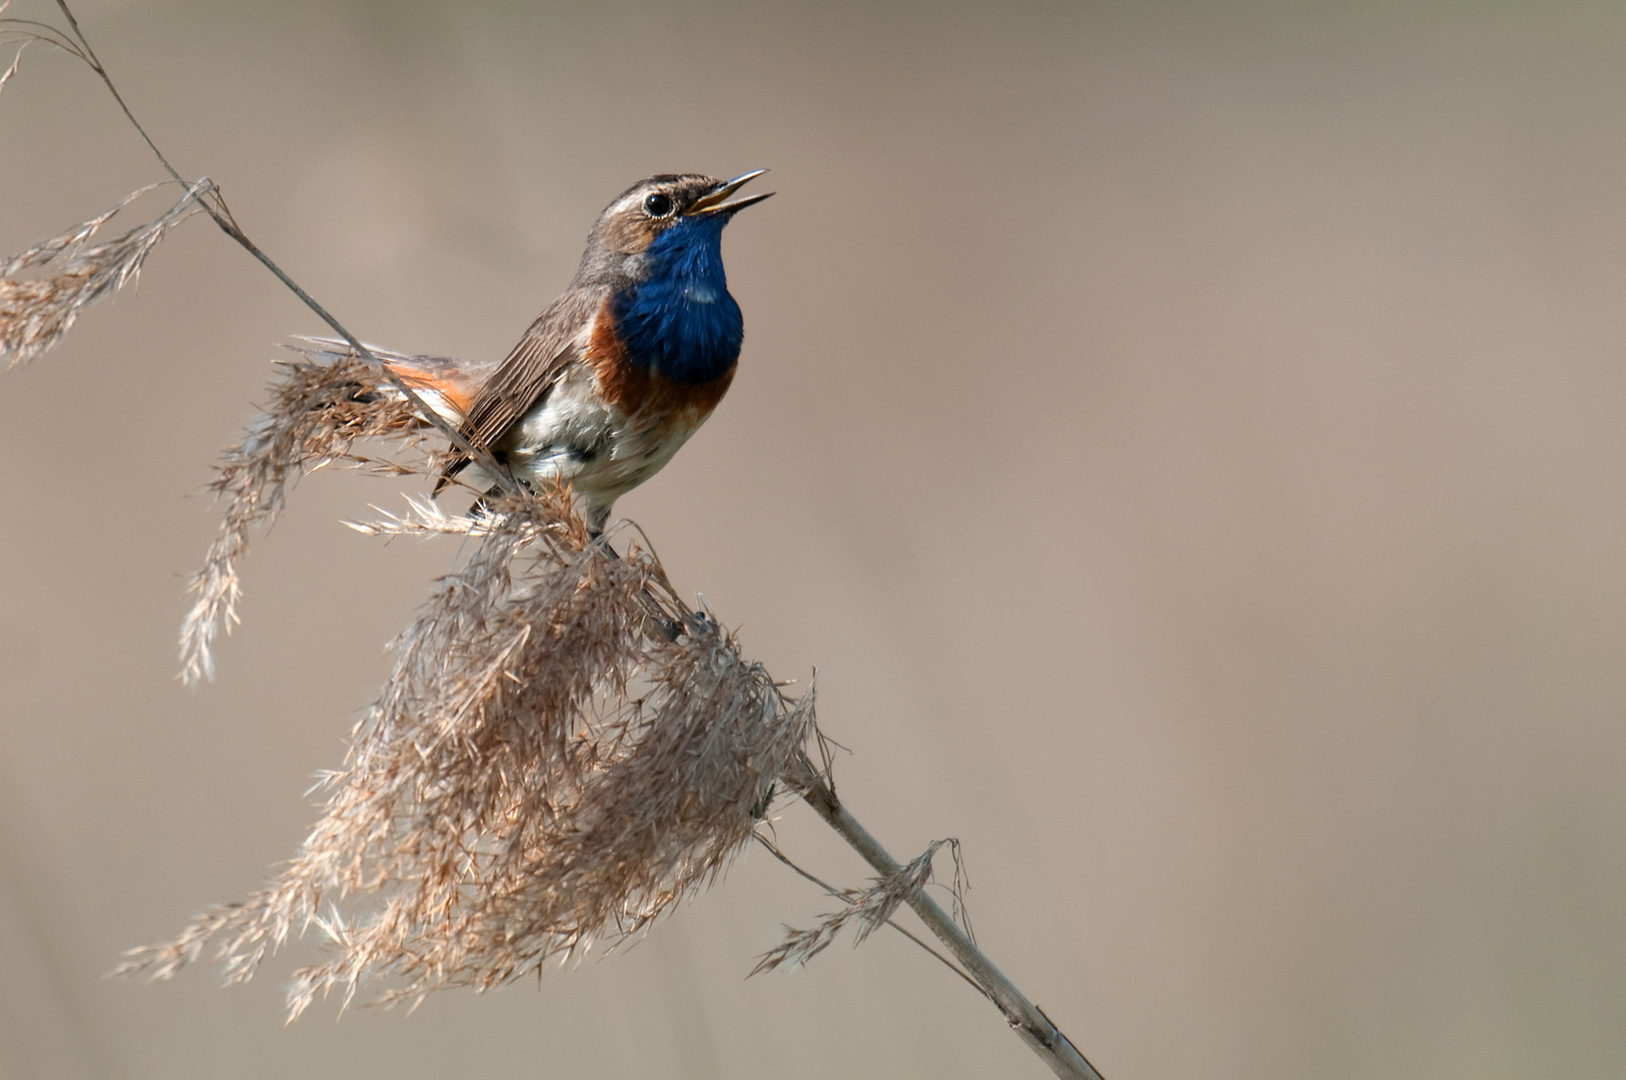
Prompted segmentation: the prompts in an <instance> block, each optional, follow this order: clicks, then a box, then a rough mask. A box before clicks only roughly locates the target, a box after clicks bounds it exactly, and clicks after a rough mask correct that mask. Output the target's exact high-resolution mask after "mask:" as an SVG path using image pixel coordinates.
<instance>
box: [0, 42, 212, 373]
mask: <svg viewBox="0 0 1626 1080" xmlns="http://www.w3.org/2000/svg"><path fill="white" fill-rule="evenodd" d="M15 70H16V63H15V62H13V64H12V67H11V69H9V70H8V71H7V77H9V76H10V74H11V72H12V71H15ZM168 182H169V181H165V183H168ZM158 186H160V185H157V184H154V185H151V186H149V187H144V188H142V189H141V190H140V191H136V192H133V193H132V194H130V195H129V196H127V197H126V198H124V199H123V200H122V201H120V202H119V203H118V204H117V205H115V206H113V207H111V208H110V209H108V210H107V211H106V212H105V213H102V214H99V215H97V216H96V217H93V218H91V219H90V220H89V221H86V222H83V223H81V224H79V225H76V226H74V227H73V228H71V229H69V230H67V231H66V232H64V233H60V234H58V235H57V236H53V237H51V238H50V239H48V240H43V241H41V242H40V243H38V244H35V245H34V246H33V247H31V248H29V249H28V250H27V251H24V252H21V253H20V254H17V255H13V256H11V257H10V258H9V259H5V260H4V261H0V359H6V360H8V361H9V362H8V365H7V366H8V367H11V368H16V367H19V366H21V365H23V364H26V363H28V362H29V361H30V360H33V359H34V358H35V357H37V356H40V355H41V354H43V353H45V352H47V351H49V350H50V349H51V348H52V347H53V346H55V345H56V343H57V342H59V341H61V340H62V337H63V335H65V334H66V333H67V332H68V331H69V329H71V328H72V327H73V324H74V321H75V320H76V319H78V318H79V313H80V312H82V311H84V309H85V308H87V307H89V306H90V305H91V304H94V303H95V302H96V301H98V300H100V299H101V298H102V297H104V296H107V295H109V294H111V293H114V292H117V291H118V290H119V289H122V288H123V287H124V286H126V285H128V284H130V283H131V282H133V281H135V280H136V279H137V278H138V277H140V276H141V266H142V264H143V263H144V262H146V260H147V256H148V255H151V254H152V250H153V248H155V247H157V246H158V242H159V241H160V240H162V239H163V238H164V234H165V233H167V232H168V231H169V230H170V229H172V228H174V227H175V226H176V225H178V224H180V223H181V222H182V221H185V220H186V219H187V218H189V217H191V216H192V215H193V214H195V213H197V212H198V211H199V210H201V209H202V207H201V206H200V205H199V203H198V199H199V198H200V197H201V196H203V195H204V194H205V193H207V192H209V191H212V190H214V184H213V183H211V182H210V181H209V180H207V179H203V180H199V181H198V182H197V183H195V184H193V185H191V186H190V187H188V188H187V189H186V194H184V195H182V196H181V198H180V200H179V201H178V202H176V203H175V205H174V206H172V207H170V208H169V209H168V210H167V211H165V212H164V213H163V214H162V215H160V216H159V217H158V218H157V219H156V220H154V221H151V222H148V223H147V224H145V225H141V226H138V227H136V228H134V229H131V230H130V231H129V232H126V233H124V234H123V235H121V236H118V237H115V238H114V239H112V240H109V241H107V242H106V243H104V244H97V245H95V246H94V247H92V246H90V242H91V240H92V239H93V238H94V237H95V236H96V233H97V232H98V231H99V230H100V229H101V227H102V226H103V225H105V224H107V222H108V221H109V220H110V219H111V218H112V217H113V215H115V214H117V213H118V212H119V211H120V210H122V209H124V208H125V207H126V206H128V205H130V203H131V202H132V201H134V200H135V199H137V198H139V197H140V196H141V195H144V194H145V193H147V192H148V191H151V190H152V189H153V188H154V187H158ZM49 263H55V264H56V267H55V269H56V273H54V274H52V275H51V276H49V277H41V278H34V279H29V280H15V278H14V275H16V274H18V273H20V272H22V271H23V270H27V269H30V268H32V267H40V266H45V265H47V264H49Z"/></svg>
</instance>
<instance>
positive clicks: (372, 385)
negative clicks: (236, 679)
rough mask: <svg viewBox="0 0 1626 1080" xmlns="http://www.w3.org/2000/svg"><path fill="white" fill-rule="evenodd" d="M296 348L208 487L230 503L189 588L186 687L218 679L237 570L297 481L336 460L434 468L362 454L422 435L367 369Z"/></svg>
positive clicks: (183, 649)
mask: <svg viewBox="0 0 1626 1080" xmlns="http://www.w3.org/2000/svg"><path fill="white" fill-rule="evenodd" d="M294 351H296V352H299V353H301V354H302V356H301V358H300V359H298V360H293V361H287V362H284V363H283V364H282V365H281V369H282V370H281V374H280V376H279V377H278V379H277V381H276V382H274V383H273V384H272V386H271V402H270V404H269V405H267V406H266V408H265V410H264V411H263V412H262V414H261V416H260V419H259V420H258V421H257V422H256V423H254V424H253V425H252V426H251V427H250V428H249V430H248V432H247V433H246V434H245V435H244V437H243V441H242V442H240V443H238V444H237V445H236V446H233V447H231V448H230V449H229V450H227V451H226V452H225V454H224V455H222V458H221V461H220V463H219V465H218V466H217V470H218V475H217V476H216V477H215V480H214V482H213V483H212V484H211V485H210V488H211V490H212V491H214V492H215V494H216V495H217V496H219V497H222V498H224V499H225V500H226V511H225V514H224V515H223V516H222V519H221V524H220V534H219V535H218V536H217V537H216V538H215V540H214V542H213V543H212V544H211V545H210V546H209V551H208V554H207V555H205V556H204V560H203V566H202V567H201V568H200V569H199V570H198V572H197V573H196V574H195V575H193V578H192V581H191V583H190V584H189V585H188V587H187V591H188V592H190V593H192V594H195V595H196V597H197V600H196V602H195V603H193V605H192V609H191V611H189V612H187V615H186V618H185V620H183V621H182V623H181V644H180V657H181V679H182V681H184V682H186V683H187V684H188V685H195V684H196V683H198V682H199V681H201V680H203V679H212V678H214V651H213V646H214V639H215V636H216V635H217V634H218V633H219V631H220V630H221V628H222V627H225V628H226V629H227V631H228V632H229V631H230V628H231V626H232V625H233V624H235V623H236V622H237V621H238V617H237V603H238V601H239V600H240V599H241V597H242V587H241V583H240V581H239V579H238V574H237V564H238V562H239V560H241V559H242V557H243V555H244V554H245V553H246V552H247V551H248V538H249V532H250V531H251V530H252V529H253V528H254V527H255V526H257V525H263V524H269V523H270V522H272V521H274V520H275V519H276V517H277V515H278V514H279V513H281V512H282V507H283V503H284V501H285V499H286V497H287V489H288V485H289V483H290V482H292V481H294V480H297V479H298V478H299V477H300V476H301V475H303V474H304V473H307V472H311V471H313V470H315V469H319V468H322V467H323V466H324V465H327V464H329V463H331V462H335V461H341V462H346V463H349V464H355V465H362V466H365V467H367V468H370V469H373V470H378V471H387V472H402V473H411V472H418V471H421V470H425V469H428V468H430V467H431V466H430V463H428V462H427V461H420V462H418V463H415V464H411V465H397V464H395V463H393V462H390V461H383V460H379V459H374V458H367V457H361V456H359V455H358V454H357V452H356V449H355V446H356V442H357V441H358V440H360V439H368V438H377V437H380V436H396V437H401V438H406V439H412V438H413V437H414V435H415V432H416V430H417V428H418V421H417V419H416V417H415V415H414V413H413V411H412V408H411V406H410V405H409V404H408V403H407V402H405V401H403V400H402V399H401V398H400V397H399V396H397V395H394V394H393V393H391V392H389V391H388V390H387V389H385V390H383V391H381V390H380V389H379V381H380V380H379V376H378V375H377V373H376V370H375V369H374V368H373V367H372V366H371V365H370V364H366V363H364V362H363V361H361V360H360V359H358V358H356V357H354V356H352V355H350V354H348V353H345V354H338V353H333V352H329V351H326V350H322V349H318V348H306V347H295V350H294ZM384 355H385V356H387V357H389V358H390V359H398V358H401V357H398V356H397V354H395V353H387V352H386V353H385V354H384ZM414 449H416V447H414Z"/></svg>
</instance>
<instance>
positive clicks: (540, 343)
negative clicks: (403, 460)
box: [436, 289, 604, 490]
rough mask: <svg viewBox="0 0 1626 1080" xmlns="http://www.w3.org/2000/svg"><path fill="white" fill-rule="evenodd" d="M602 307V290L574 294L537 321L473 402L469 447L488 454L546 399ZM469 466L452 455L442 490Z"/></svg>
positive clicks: (467, 416)
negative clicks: (521, 419)
mask: <svg viewBox="0 0 1626 1080" xmlns="http://www.w3.org/2000/svg"><path fill="white" fill-rule="evenodd" d="M603 301H604V294H603V291H602V290H596V289H595V290H574V289H573V290H571V291H569V292H567V293H565V295H563V296H561V297H560V298H559V299H557V300H555V301H554V302H553V303H552V304H551V305H549V307H548V309H547V310H546V311H544V312H543V313H542V314H541V315H539V316H537V319H536V321H535V322H533V323H532V324H531V326H530V329H528V330H526V331H525V336H524V337H522V338H520V340H519V344H518V345H515V346H514V349H513V351H512V352H510V353H509V354H508V358H507V359H506V360H504V361H503V362H502V363H501V364H500V365H499V366H498V367H497V370H496V371H495V372H493V373H492V374H491V377H490V378H488V379H486V380H485V381H484V382H483V383H482V385H481V386H480V389H479V392H478V393H476V394H475V395H474V397H473V398H472V400H470V401H469V403H468V407H467V409H466V410H465V413H464V416H465V419H464V421H463V425H462V431H463V434H464V436H465V437H466V438H467V439H468V440H469V441H470V442H471V443H473V444H474V445H476V446H483V447H485V448H487V449H490V448H491V446H492V445H493V444H495V443H496V442H497V440H498V439H500V438H502V436H503V435H504V434H505V433H506V432H507V431H508V428H509V426H510V425H512V424H513V423H514V422H515V421H517V420H518V419H519V418H520V417H522V416H524V415H525V414H526V413H527V412H529V411H530V410H531V409H532V408H533V407H534V406H535V405H536V404H537V403H538V402H540V401H542V399H544V398H546V397H547V396H548V392H549V391H550V390H552V389H553V386H554V384H555V383H557V382H558V381H559V376H560V374H561V373H562V372H563V371H564V370H565V368H566V367H568V366H569V365H570V363H571V362H572V361H573V360H576V359H577V358H578V357H579V356H580V354H581V346H580V344H579V342H578V340H577V339H578V338H579V337H580V336H581V331H582V329H583V327H585V326H586V325H587V324H588V322H590V321H591V320H592V318H593V315H594V314H595V313H596V312H597V311H598V309H599V306H600V305H601V304H602V303H603ZM468 464H469V459H468V458H467V457H466V456H464V455H462V454H454V455H453V457H452V458H451V460H450V461H449V462H448V463H447V465H446V469H445V471H444V472H443V473H442V474H441V486H444V485H445V483H446V481H447V480H449V479H451V478H452V477H453V476H456V475H457V474H458V473H459V472H461V471H462V470H463V469H464V468H465V467H466V466H467V465H468ZM436 490H439V488H437V489H436Z"/></svg>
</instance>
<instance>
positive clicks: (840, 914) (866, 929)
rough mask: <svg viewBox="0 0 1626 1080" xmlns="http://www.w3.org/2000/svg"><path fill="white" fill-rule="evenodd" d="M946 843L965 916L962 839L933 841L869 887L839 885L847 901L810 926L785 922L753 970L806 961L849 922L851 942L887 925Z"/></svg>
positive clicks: (959, 907)
mask: <svg viewBox="0 0 1626 1080" xmlns="http://www.w3.org/2000/svg"><path fill="white" fill-rule="evenodd" d="M945 844H947V845H949V846H950V847H951V848H952V849H953V852H954V886H953V896H954V907H955V913H956V915H958V916H960V917H961V918H962V920H963V912H962V901H963V891H964V883H963V882H964V878H963V875H964V869H963V867H962V865H961V862H960V842H959V841H958V840H955V839H953V838H949V839H945V840H934V841H932V843H931V845H930V846H928V847H927V848H926V850H925V851H923V852H921V853H920V854H919V855H918V856H916V857H915V858H914V860H912V861H911V862H909V863H908V864H906V865H904V866H901V867H899V868H898V870H897V872H896V873H893V874H887V875H886V876H884V877H879V878H876V879H875V884H874V885H872V886H870V887H869V888H867V889H843V890H840V891H839V892H838V893H837V895H838V897H839V898H840V899H841V900H842V901H843V902H844V903H846V905H847V906H846V907H844V908H842V909H841V910H840V911H834V912H831V913H830V914H828V915H825V916H823V917H822V918H821V919H820V920H819V921H818V922H817V923H815V924H814V925H813V926H811V927H809V928H808V929H806V930H795V929H791V928H789V927H787V928H786V933H785V939H784V940H783V941H781V942H780V943H779V944H778V945H776V946H774V947H773V948H772V949H770V950H769V951H768V952H767V953H765V954H763V956H762V958H761V959H760V960H758V961H757V966H756V967H754V968H752V969H751V974H753V975H756V974H758V973H760V972H764V971H773V970H774V969H775V968H780V967H785V966H787V965H789V966H795V965H799V964H805V963H807V962H808V961H809V960H811V959H813V958H814V957H815V956H817V955H819V953H821V952H823V951H824V950H825V949H827V948H829V947H830V946H831V945H832V944H833V943H834V942H835V940H836V938H838V937H840V936H841V932H842V931H843V930H845V929H846V928H847V927H848V926H849V925H851V926H853V927H855V934H854V937H853V944H854V945H860V944H862V943H863V942H864V939H865V938H867V937H869V936H870V934H872V933H874V932H875V931H876V930H878V929H880V928H881V927H882V926H885V925H886V922H887V920H888V919H890V918H892V916H893V914H894V913H895V912H896V911H897V910H898V908H899V907H901V906H902V905H903V904H905V903H906V902H907V901H908V900H909V897H910V896H912V895H913V894H914V893H915V892H917V891H918V890H920V889H923V888H925V887H926V884H927V883H928V882H930V881H931V880H932V858H933V856H935V855H936V854H937V851H938V849H939V848H941V847H943V845H945Z"/></svg>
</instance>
